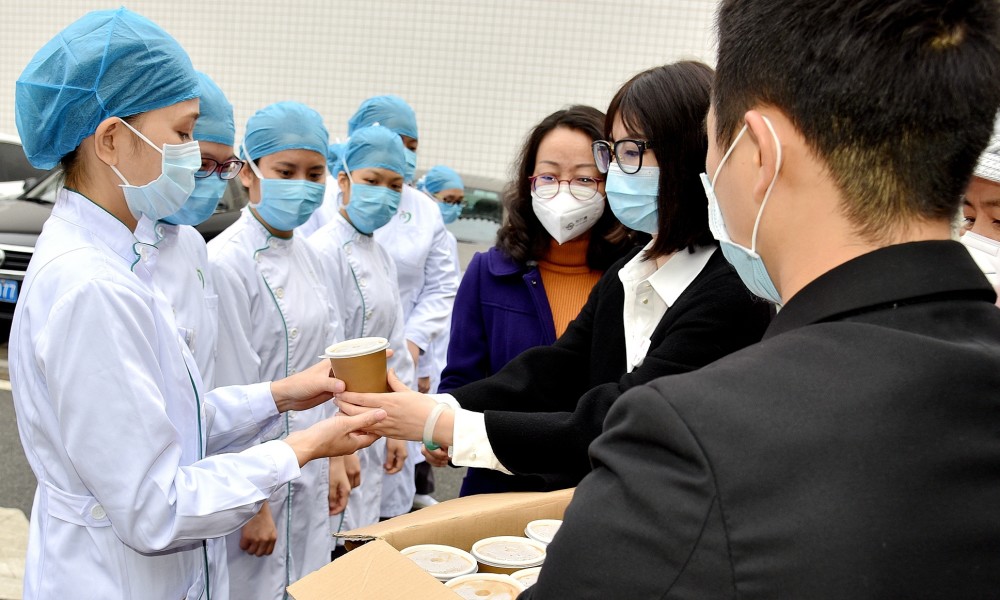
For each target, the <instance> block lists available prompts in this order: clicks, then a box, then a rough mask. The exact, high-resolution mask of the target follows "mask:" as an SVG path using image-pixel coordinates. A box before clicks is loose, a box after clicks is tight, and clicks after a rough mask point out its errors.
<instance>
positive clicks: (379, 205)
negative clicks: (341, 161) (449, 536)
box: [347, 181, 403, 235]
mask: <svg viewBox="0 0 1000 600" xmlns="http://www.w3.org/2000/svg"><path fill="white" fill-rule="evenodd" d="M402 198H403V194H401V193H400V192H397V191H396V190H393V189H390V188H387V187H385V186H382V185H368V184H367V183H354V182H353V181H352V182H351V198H350V201H349V202H348V204H347V216H348V218H350V219H351V223H352V224H353V225H354V227H355V228H356V229H357V230H358V231H360V232H361V233H364V234H366V235H371V234H372V233H373V232H374V231H375V230H376V229H378V228H379V227H382V226H383V225H385V224H386V223H388V222H389V220H390V219H392V217H393V215H395V214H396V211H397V210H399V202H400V200H402Z"/></svg>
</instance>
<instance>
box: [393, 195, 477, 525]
mask: <svg viewBox="0 0 1000 600" xmlns="http://www.w3.org/2000/svg"><path fill="white" fill-rule="evenodd" d="M449 235H450V234H449V232H448V230H447V229H445V227H444V220H443V219H442V218H441V210H440V209H439V208H438V207H437V204H436V203H435V202H434V200H432V199H430V198H429V197H427V195H426V194H424V193H423V192H421V191H420V190H418V189H416V188H414V187H411V186H409V185H404V186H403V197H402V200H401V201H400V204H399V210H398V211H397V212H396V216H394V217H393V218H392V220H390V221H389V223H387V224H386V225H384V226H383V227H380V228H379V229H377V230H376V231H375V240H376V241H378V242H379V243H380V244H382V246H383V247H384V248H385V249H386V250H387V251H388V252H389V255H390V256H392V259H393V260H394V261H395V263H396V270H397V273H398V281H399V296H400V298H401V299H402V302H403V318H404V319H405V320H406V339H407V340H410V341H412V342H413V343H415V344H416V345H417V346H418V347H419V348H420V349H421V350H423V351H424V353H423V356H421V359H420V360H419V361H418V363H417V377H433V376H434V375H435V374H436V375H437V377H438V379H440V375H441V370H442V369H444V363H443V362H438V361H437V360H435V356H434V354H433V353H432V352H428V351H429V350H432V348H431V343H432V342H433V341H434V340H435V339H436V338H438V337H440V336H441V335H443V334H445V333H446V332H447V331H448V329H449V327H450V326H451V309H452V306H453V305H454V304H455V294H456V292H457V291H458V282H459V278H458V277H457V276H456V272H457V270H458V265H457V263H458V255H457V252H456V253H453V252H452V246H451V244H450V242H449V240H448V236H449ZM445 352H446V353H447V350H446V351H445ZM445 356H447V354H445ZM421 447H422V444H421V443H420V442H411V443H410V451H409V455H408V457H407V459H406V465H405V466H404V467H403V470H402V471H400V472H399V473H396V474H395V475H388V476H386V478H385V481H384V482H383V484H382V485H383V488H382V517H395V516H398V515H401V514H404V513H407V512H409V511H410V509H411V508H412V506H413V495H414V494H415V493H416V485H415V483H414V480H413V469H414V467H415V466H416V464H417V462H420V461H423V458H424V457H423V455H422V454H421V453H420V448H421Z"/></svg>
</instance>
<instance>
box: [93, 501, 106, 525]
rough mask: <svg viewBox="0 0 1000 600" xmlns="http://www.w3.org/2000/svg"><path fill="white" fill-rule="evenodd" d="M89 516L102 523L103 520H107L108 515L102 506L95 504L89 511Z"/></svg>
mask: <svg viewBox="0 0 1000 600" xmlns="http://www.w3.org/2000/svg"><path fill="white" fill-rule="evenodd" d="M90 516H91V517H93V518H94V519H95V520H97V521H103V520H104V519H106V518H108V513H106V512H104V507H103V506H101V505H100V504H95V505H94V506H93V507H92V508H91V509H90Z"/></svg>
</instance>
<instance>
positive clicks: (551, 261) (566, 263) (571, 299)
mask: <svg viewBox="0 0 1000 600" xmlns="http://www.w3.org/2000/svg"><path fill="white" fill-rule="evenodd" d="M589 245H590V235H589V233H588V234H587V235H582V236H580V237H579V238H577V239H575V240H570V241H568V242H566V243H565V244H562V245H559V244H558V243H556V241H555V240H553V241H552V242H551V244H550V245H549V252H548V254H547V255H546V256H545V258H544V259H542V260H540V261H538V272H539V274H540V275H541V276H542V285H543V286H545V295H546V296H547V297H548V299H549V307H550V308H551V309H552V320H553V321H554V322H555V325H556V337H557V338H558V337H559V336H561V335H562V334H563V332H565V331H566V327H568V326H569V323H570V321H572V320H573V319H575V318H576V315H578V314H579V313H580V309H582V308H583V305H584V304H586V302H587V297H588V296H589V295H590V290H591V288H593V287H594V285H595V284H596V283H597V280H598V279H600V278H601V274H602V273H601V272H600V271H594V270H592V269H591V268H590V267H588V266H587V248H588V247H589Z"/></svg>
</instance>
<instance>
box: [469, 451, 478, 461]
mask: <svg viewBox="0 0 1000 600" xmlns="http://www.w3.org/2000/svg"><path fill="white" fill-rule="evenodd" d="M469 458H471V459H472V460H476V459H477V458H478V455H477V454H476V453H475V452H473V453H472V454H470V455H469Z"/></svg>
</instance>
